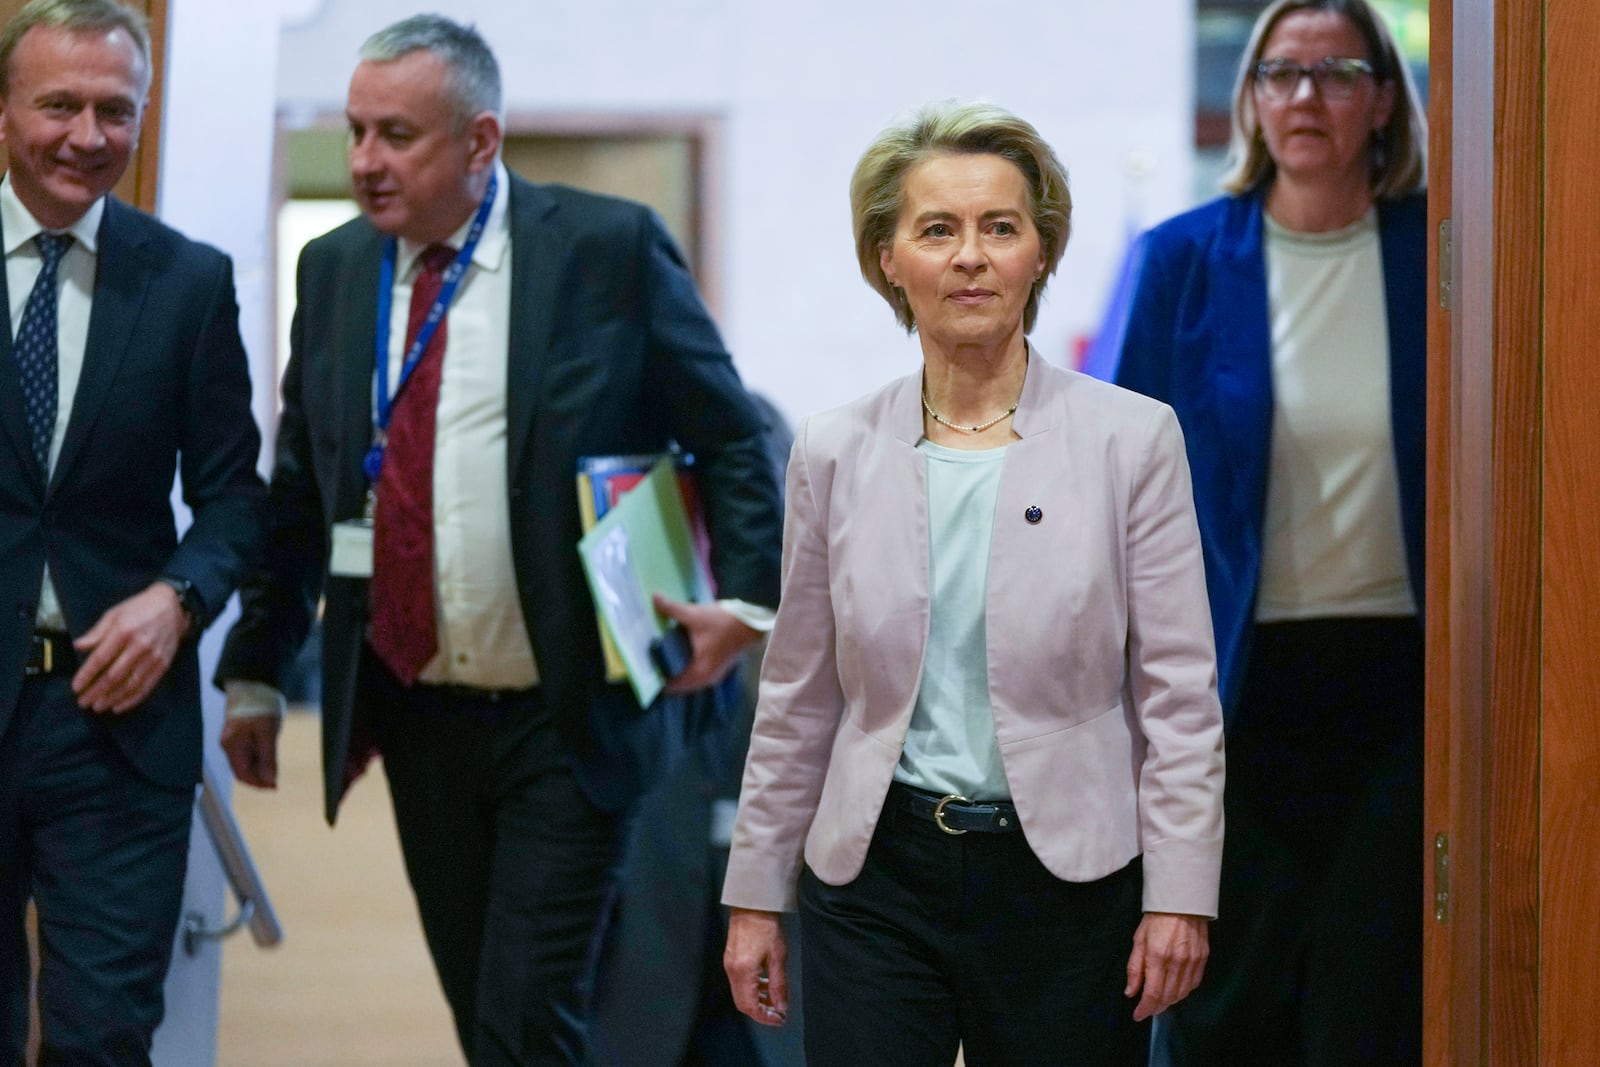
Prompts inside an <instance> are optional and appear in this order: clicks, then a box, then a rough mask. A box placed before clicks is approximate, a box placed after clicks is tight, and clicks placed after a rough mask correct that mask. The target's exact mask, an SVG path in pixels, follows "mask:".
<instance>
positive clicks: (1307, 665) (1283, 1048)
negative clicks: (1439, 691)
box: [1170, 619, 1424, 1067]
mask: <svg viewBox="0 0 1600 1067" xmlns="http://www.w3.org/2000/svg"><path fill="white" fill-rule="evenodd" d="M1422 695H1423V694H1422V633H1421V627H1420V626H1419V625H1418V624H1417V622H1416V620H1414V619H1318V620H1310V621H1305V622H1288V623H1273V624H1263V625H1260V626H1257V627H1256V630H1255V634H1254V637H1253V641H1252V647H1251V653H1250V663H1249V668H1248V673H1247V675H1246V678H1245V689H1244V693H1243V695H1242V698H1241V701H1240V705H1239V710H1238V713H1237V715H1236V716H1235V718H1234V721H1233V723H1232V724H1231V725H1230V727H1229V732H1228V738H1227V745H1228V785H1227V790H1226V793H1225V811H1226V817H1227V834H1226V838H1225V843H1224V846H1223V860H1222V895H1221V902H1220V905H1219V912H1220V914H1219V916H1218V919H1217V921H1216V922H1215V923H1213V924H1212V929H1211V960H1210V963H1209V964H1208V965H1207V967H1206V975H1205V978H1204V980H1203V981H1202V982H1201V984H1200V988H1199V989H1198V990H1196V991H1195V993H1194V994H1193V995H1192V996H1190V997H1189V999H1188V1000H1186V1001H1184V1002H1183V1003H1181V1004H1179V1005H1178V1006H1177V1007H1176V1008H1174V1009H1173V1011H1172V1012H1171V1013H1170V1022H1171V1028H1172V1032H1171V1052H1172V1062H1173V1063H1175V1064H1181V1065H1185V1067H1200V1065H1211V1064H1216V1065H1227V1067H1250V1065H1253V1064H1261V1065H1263V1067H1264V1065H1268V1064H1270V1065H1271V1067H1298V1065H1306V1067H1349V1065H1351V1064H1362V1065H1363V1067H1366V1065H1391V1064H1392V1065H1397V1067H1414V1065H1415V1064H1417V1063H1418V1062H1420V1060H1421V1055H1422V1045H1421V1040H1422V1038H1421V1034H1422V918H1423V910H1424V901H1423V882H1422V856H1423V844H1424V833H1423V825H1422Z"/></svg>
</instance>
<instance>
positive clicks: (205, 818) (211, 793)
mask: <svg viewBox="0 0 1600 1067" xmlns="http://www.w3.org/2000/svg"><path fill="white" fill-rule="evenodd" d="M224 796H225V794H224V793H223V792H222V791H221V790H220V789H218V788H217V786H216V781H215V779H213V778H212V776H211V766H210V760H209V759H208V760H207V761H206V767H205V770H204V772H203V775H202V780H201V783H200V821H201V822H203V823H204V824H205V828H206V834H207V835H208V836H209V837H210V838H211V844H212V846H213V847H215V848H216V850H217V858H218V859H219V860H221V861H222V870H223V872H224V873H225V874H227V876H228V886H229V888H231V889H232V890H233V895H234V898H235V899H236V900H238V902H239V913H238V914H237V915H236V916H234V918H233V920H232V921H231V922H228V923H227V924H225V925H223V926H221V927H218V928H216V929H209V928H207V927H206V924H205V916H203V915H201V914H199V913H197V912H190V913H189V914H188V915H187V916H185V917H184V923H183V950H184V952H186V953H187V954H189V955H191V956H193V955H195V954H196V953H198V952H199V951H200V943H201V942H203V941H214V940H220V939H221V938H224V937H227V936H228V935H229V934H232V933H234V932H235V931H237V930H238V929H240V928H241V927H243V926H249V928H250V937H251V939H252V940H254V941H255V943H256V944H257V945H260V946H261V947H262V948H270V947H272V946H273V945H276V944H278V943H279V942H280V941H282V940H283V926H282V925H281V924H279V922H278V915H277V912H275V911H273V910H272V899H271V898H270V897H269V896H267V887H266V886H265V885H263V884H262V883H261V875H260V874H259V873H257V871H256V865H255V862H254V861H253V860H252V859H251V858H250V849H249V847H248V846H246V845H245V843H244V835H243V834H241V833H240V832H239V824H238V822H237V821H236V820H235V819H234V817H233V810H232V809H231V808H230V807H229V806H228V803H227V801H226V800H225V799H224Z"/></svg>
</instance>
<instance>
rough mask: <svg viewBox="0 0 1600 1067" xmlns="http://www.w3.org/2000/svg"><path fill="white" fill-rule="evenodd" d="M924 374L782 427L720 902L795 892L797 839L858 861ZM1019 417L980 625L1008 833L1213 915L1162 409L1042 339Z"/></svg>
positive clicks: (1215, 846) (1209, 716)
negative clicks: (768, 632)
mask: <svg viewBox="0 0 1600 1067" xmlns="http://www.w3.org/2000/svg"><path fill="white" fill-rule="evenodd" d="M920 383H921V375H920V373H918V374H912V375H910V376H908V377H905V378H902V379H900V380H898V381H895V382H892V383H890V384H889V385H888V386H886V387H885V388H883V389H880V390H878V391H877V392H875V393H872V394H870V395H868V396H866V397H863V398H862V399H860V400H857V401H856V402H854V403H852V404H848V405H846V406H844V407H842V408H837V409H835V410H833V411H829V412H825V413H823V414H820V415H816V416H813V417H812V418H810V419H808V420H806V421H805V422H804V423H803V424H802V425H801V427H800V429H799V431H798V432H797V434H796V438H795V445H794V451H793V453H792V455H791V457H790V460H789V474H788V512H787V516H786V520H785V525H784V546H783V596H782V599H781V601H780V604H779V608H778V617H777V622H776V624H775V626H774V628H773V632H772V638H771V642H770V644H769V646H768V649H767V654H766V660H765V663H764V664H763V667H762V672H761V690H760V701H759V706H758V708H757V712H756V720H755V727H754V731H753V733H752V736H751V741H750V754H749V758H748V760H747V762H746V764H745V772H744V784H743V790H742V793H741V799H740V804H739V815H738V820H737V823H736V824H735V827H734V834H733V846H732V854H731V856H730V858H729V863H728V876H727V881H726V882H725V884H724V892H723V902H724V903H726V904H730V905H734V906H738V907H745V908H758V909H762V910H767V911H787V910H793V908H794V907H795V900H796V884H797V879H798V877H799V873H800V863H801V858H802V854H803V856H804V860H805V862H806V863H807V864H809V865H810V867H811V869H812V870H813V871H814V872H815V873H816V875H817V877H818V878H820V879H822V880H823V881H825V882H828V883H831V884H834V885H840V884H843V883H845V882H848V881H850V880H851V879H853V878H854V877H855V876H856V875H857V874H858V873H860V871H861V866H862V863H863V861H864V860H865V858H866V853H867V846H868V844H869V843H870V841H871V840H872V833H873V828H874V826H875V825H876V823H877V818H878V813H879V811H880V809H881V808H882V806H883V802H884V799H885V796H886V795H887V793H888V789H889V783H890V781H891V779H892V777H893V774H894V768H895V765H896V763H897V762H898V760H899V758H900V750H901V746H902V744H903V743H904V740H905V735H906V728H907V726H908V724H909V723H910V721H911V711H912V705H913V702H914V701H915V698H916V694H917V686H918V681H919V679H920V676H921V671H922V658H923V653H924V650H925V648H926V645H927V635H928V615H929V608H928V605H929V593H928V508H927V486H926V481H925V473H924V471H925V467H924V460H923V457H922V456H921V455H920V454H919V453H918V452H917V451H916V448H915V445H916V443H917V441H918V440H919V439H920V438H921V437H922V425H923V424H922V409H921V403H920V393H919V391H920V388H921V384H920ZM1012 426H1013V428H1014V429H1015V431H1016V433H1017V435H1018V436H1019V437H1020V438H1021V440H1019V441H1014V442H1012V444H1011V445H1010V446H1009V448H1008V449H1007V453H1006V457H1005V461H1004V464H1005V465H1004V469H1003V471H1002V474H1001V481H1000V490H999V500H998V503H997V505H996V511H995V518H994V532H993V537H992V544H991V548H990V555H989V580H988V615H987V620H986V623H987V627H988V654H989V697H990V700H991V702H992V703H993V706H994V716H995V733H996V735H997V737H998V740H999V743H1000V754H1001V759H1002V761H1003V762H1004V765H1005V771H1006V778H1007V781H1008V782H1009V783H1010V786H1011V799H1012V800H1013V802H1014V803H1015V804H1016V806H1017V813H1018V815H1019V817H1020V819H1021V822H1022V829H1023V833H1024V834H1025V836H1026V837H1027V840H1028V844H1029V845H1030V846H1031V847H1032V848H1033V851H1034V852H1035V854H1036V855H1038V857H1039V859H1040V860H1041V861H1042V862H1043V864H1044V865H1045V867H1046V868H1047V869H1049V870H1050V871H1051V872H1052V873H1053V874H1055V875H1056V876H1057V877H1060V878H1063V879H1067V880H1070V881H1088V880H1092V879H1096V878H1101V877H1103V876H1105V875H1107V874H1110V873H1112V872H1113V871H1116V870H1118V869H1119V868H1121V867H1123V866H1124V865H1126V864H1127V863H1128V862H1129V861H1130V860H1132V859H1133V858H1134V857H1135V856H1137V855H1140V854H1143V856H1144V907H1145V910H1146V911H1164V912H1181V913H1187V914H1196V915H1215V914H1216V902H1217V879H1218V872H1219V869H1220V866H1221V860H1222V781H1223V769H1222V714H1221V710H1220V707H1219V705H1218V701H1217V692H1216V657H1215V653H1214V650H1213V646H1212V636H1211V619H1210V615H1209V612H1208V608H1207V604H1206V587H1205V577H1204V572H1203V569H1202V564H1201V557H1200V539H1199V533H1198V530H1197V528H1196V524H1195V517H1194V504H1193V500H1192V497H1191V493H1190V485H1189V469H1188V464H1187V461H1186V459H1185V458H1184V449H1183V438H1182V433H1181V431H1180V430H1179V429H1178V422H1177V419H1176V418H1175V417H1174V415H1173V413H1172V410H1171V409H1170V408H1168V407H1167V406H1166V405H1165V404H1161V403H1158V402H1156V401H1153V400H1150V399H1148V398H1146V397H1143V396H1139V395H1137V394H1135V393H1132V392H1129V391H1126V390H1123V389H1119V388H1117V387H1115V386H1111V385H1107V384H1105V383H1103V382H1099V381H1095V380H1094V379H1091V378H1088V377H1085V376H1083V375H1081V374H1076V373H1072V372H1066V371H1061V370H1058V369H1056V368H1053V367H1051V366H1049V365H1048V364H1046V363H1045V362H1044V361H1043V360H1041V359H1038V358H1037V357H1035V358H1034V359H1033V360H1032V361H1031V362H1030V364H1029V367H1028V376H1027V381H1026V383H1025V384H1024V386H1023V390H1022V397H1021V400H1020V402H1019V404H1018V406H1017V411H1016V415H1015V416H1014V417H1013V420H1012ZM1031 506H1037V507H1038V508H1040V509H1041V510H1042V511H1043V517H1042V519H1041V521H1039V522H1038V523H1029V522H1028V521H1027V520H1026V518H1025V517H1024V513H1025V512H1026V511H1027V509H1028V508H1029V507H1031Z"/></svg>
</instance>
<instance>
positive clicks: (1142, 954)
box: [1122, 911, 1211, 1021]
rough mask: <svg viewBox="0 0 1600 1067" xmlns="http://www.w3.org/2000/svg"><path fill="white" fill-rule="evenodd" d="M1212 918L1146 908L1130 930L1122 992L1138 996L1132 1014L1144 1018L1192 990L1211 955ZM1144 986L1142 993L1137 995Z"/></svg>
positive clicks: (1166, 1006) (1169, 1005)
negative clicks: (1130, 948)
mask: <svg viewBox="0 0 1600 1067" xmlns="http://www.w3.org/2000/svg"><path fill="white" fill-rule="evenodd" d="M1210 928H1211V920H1210V919H1207V918H1204V917H1203V916H1200V915H1172V914H1169V913H1166V912H1157V911H1152V912H1147V913H1146V914H1145V917H1144V919H1143V920H1142V921H1141V922H1140V923H1139V929H1138V930H1136V931H1134V934H1133V955H1131V956H1129V957H1128V987H1127V988H1126V989H1124V990H1123V991H1122V992H1123V995H1124V996H1129V997H1131V996H1139V1003H1138V1005H1137V1006H1135V1007H1134V1009H1133V1017H1134V1019H1135V1020H1137V1021H1143V1020H1145V1019H1148V1018H1150V1017H1151V1016H1152V1015H1155V1014H1156V1013H1157V1012H1163V1011H1166V1010H1167V1009H1168V1008H1170V1007H1172V1005H1174V1004H1176V1003H1177V1002H1178V1001H1180V1000H1182V999H1183V998H1184V997H1186V996H1188V995H1189V994H1190V993H1192V992H1194V987H1195V986H1197V985H1199V984H1200V976H1201V975H1202V974H1204V973H1205V969H1206V959H1207V958H1208V957H1209V956H1210V955H1211V943H1210V939H1209V931H1210ZM1141 990H1143V995H1142V996H1141V995H1139V994H1140V991H1141Z"/></svg>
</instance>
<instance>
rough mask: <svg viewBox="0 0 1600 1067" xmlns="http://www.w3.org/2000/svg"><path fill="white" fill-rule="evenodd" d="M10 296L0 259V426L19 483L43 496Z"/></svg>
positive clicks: (1, 240) (0, 238)
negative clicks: (1, 319)
mask: <svg viewBox="0 0 1600 1067" xmlns="http://www.w3.org/2000/svg"><path fill="white" fill-rule="evenodd" d="M4 247H5V235H4V234H3V233H0V249H3V248H4ZM10 308H11V292H10V288H9V286H8V285H7V283H6V272H5V262H4V257H3V256H0V311H3V312H4V314H5V320H6V322H5V329H4V330H0V426H4V427H5V429H4V434H5V437H6V438H7V439H9V440H10V442H11V447H12V448H13V449H14V450H15V451H16V453H17V462H16V469H17V470H18V471H21V472H22V477H23V479H24V480H25V481H26V482H27V483H28V485H29V486H30V487H32V488H33V489H34V490H36V491H37V492H39V493H41V494H42V493H43V492H44V472H43V471H41V470H40V469H39V463H38V461H37V460H35V459H34V458H33V434H32V433H31V432H30V431H29V430H28V415H27V412H26V411H24V410H23V405H22V381H21V379H20V378H18V377H17V361H16V357H15V356H13V355H12V351H11V345H12V337H11V315H10Z"/></svg>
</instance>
